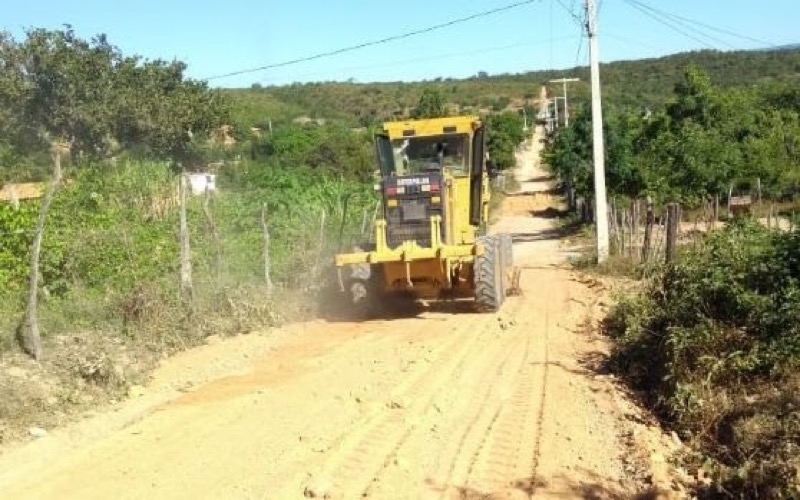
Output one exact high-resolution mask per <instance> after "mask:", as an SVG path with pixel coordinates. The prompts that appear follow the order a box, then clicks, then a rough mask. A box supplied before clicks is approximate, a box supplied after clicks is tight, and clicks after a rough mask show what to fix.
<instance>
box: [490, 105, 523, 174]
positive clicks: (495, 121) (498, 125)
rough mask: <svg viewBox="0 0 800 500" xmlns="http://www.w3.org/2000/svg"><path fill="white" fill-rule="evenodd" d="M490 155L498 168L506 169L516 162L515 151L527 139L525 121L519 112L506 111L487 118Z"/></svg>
mask: <svg viewBox="0 0 800 500" xmlns="http://www.w3.org/2000/svg"><path fill="white" fill-rule="evenodd" d="M485 121H486V129H487V131H488V136H487V139H486V146H487V149H488V150H489V157H490V158H491V159H492V161H494V163H495V165H496V166H497V168H499V169H501V170H504V169H507V168H511V167H513V166H514V164H515V158H514V151H515V150H516V147H517V145H519V144H520V143H521V142H522V141H524V140H525V131H524V123H523V119H522V117H521V116H520V115H519V113H515V112H513V111H506V112H504V113H500V114H496V115H489V116H487V117H486V119H485Z"/></svg>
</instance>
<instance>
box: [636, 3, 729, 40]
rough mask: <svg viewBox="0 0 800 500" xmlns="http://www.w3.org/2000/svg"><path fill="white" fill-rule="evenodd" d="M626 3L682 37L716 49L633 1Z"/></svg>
mask: <svg viewBox="0 0 800 500" xmlns="http://www.w3.org/2000/svg"><path fill="white" fill-rule="evenodd" d="M625 2H626V3H627V4H628V5H630V6H631V7H633V8H634V9H636V10H638V11H639V12H641V13H642V14H644V15H646V16H647V17H649V18H651V19H654V20H655V21H657V22H659V23H661V24H663V25H664V26H667V27H668V28H670V29H672V30H674V31H677V32H678V33H680V34H681V35H683V36H685V37H687V38H691V39H692V40H694V41H695V42H697V43H699V44H701V45H704V46H705V47H707V48H709V49H714V48H715V47H714V46H713V45H711V44H709V43H708V42H706V41H705V40H702V39H700V38H697V37H696V36H694V35H691V34H689V33H687V32H686V31H684V30H682V29H680V28H679V27H677V26H675V25H674V24H672V23H670V22H669V21H667V20H665V19H662V18H661V17H659V16H657V15H655V14H653V13H652V12H650V11H648V10H647V9H645V8H643V7H640V6H639V5H638V4H636V3H634V2H633V1H632V0H625Z"/></svg>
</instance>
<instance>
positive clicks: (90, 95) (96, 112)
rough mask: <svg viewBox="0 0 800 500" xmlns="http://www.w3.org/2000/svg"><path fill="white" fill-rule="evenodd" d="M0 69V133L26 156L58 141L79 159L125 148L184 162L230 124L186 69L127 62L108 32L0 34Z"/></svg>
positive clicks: (218, 98) (222, 106) (220, 102)
mask: <svg viewBox="0 0 800 500" xmlns="http://www.w3.org/2000/svg"><path fill="white" fill-rule="evenodd" d="M0 69H2V72H0V108H2V111H0V131H2V132H4V137H7V138H8V140H9V141H10V143H11V144H12V145H13V146H14V147H15V148H16V149H18V150H19V151H22V152H25V153H28V154H31V153H34V152H41V151H47V150H48V149H49V147H50V144H51V143H52V142H53V141H58V142H67V143H68V144H69V146H70V152H71V154H72V155H73V157H78V158H82V157H100V158H103V157H107V156H109V155H110V154H112V153H113V152H114V150H115V149H116V148H117V147H118V146H120V145H121V146H127V147H141V148H144V149H146V150H147V151H150V152H152V153H153V154H156V155H158V156H165V157H181V156H185V155H187V154H188V153H189V152H190V151H191V148H190V143H191V142H192V136H193V135H195V136H196V135H203V134H205V133H208V132H209V131H211V130H213V129H214V128H215V127H218V126H219V125H220V124H221V123H223V122H224V120H226V119H227V106H226V102H225V99H224V98H223V97H222V95H221V94H220V93H219V92H217V91H212V90H210V89H208V87H207V85H206V84H205V83H203V82H197V81H192V80H189V79H186V78H185V77H184V71H185V69H186V66H185V64H183V63H181V62H179V61H173V62H170V63H166V62H164V61H144V60H142V59H141V58H140V57H138V56H129V57H125V56H123V55H122V54H121V52H120V50H119V49H118V48H117V47H115V46H113V45H111V44H110V43H109V41H108V40H107V38H106V37H105V35H98V36H95V37H94V38H92V39H91V40H88V41H87V40H84V39H81V38H80V37H78V36H77V35H75V33H74V31H73V30H72V29H71V28H70V27H69V26H67V27H66V29H64V30H54V31H49V30H45V29H32V30H29V31H28V32H27V33H26V38H25V40H24V41H23V42H17V41H15V40H14V39H13V38H11V37H10V36H9V35H0Z"/></svg>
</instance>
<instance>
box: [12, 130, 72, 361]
mask: <svg viewBox="0 0 800 500" xmlns="http://www.w3.org/2000/svg"><path fill="white" fill-rule="evenodd" d="M65 149H66V150H68V146H66V145H64V144H54V145H53V151H52V153H53V178H52V179H51V180H50V184H49V185H48V186H47V191H46V192H45V194H44V198H42V204H41V206H40V207H39V219H38V221H37V222H36V230H35V232H34V234H33V243H32V244H31V262H30V271H29V272H30V278H29V280H28V300H27V302H26V304H25V317H24V319H23V321H22V324H21V325H20V329H19V331H18V332H17V333H18V334H19V336H18V340H19V341H20V344H21V347H22V349H23V350H25V351H26V352H27V353H28V354H29V355H30V356H31V357H33V359H35V360H36V361H39V360H41V359H42V336H41V332H40V331H39V316H38V308H39V255H40V254H41V252H42V235H43V234H44V224H45V222H46V221H47V213H48V212H49V211H50V205H51V204H52V202H53V196H54V195H55V193H56V189H58V185H59V183H60V182H61V153H62V152H63V150H65Z"/></svg>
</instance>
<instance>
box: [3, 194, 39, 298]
mask: <svg viewBox="0 0 800 500" xmlns="http://www.w3.org/2000/svg"><path fill="white" fill-rule="evenodd" d="M35 222H36V211H35V207H33V206H31V205H28V204H25V205H23V206H21V207H20V209H19V210H15V209H14V208H13V207H12V206H11V205H9V204H0V238H2V242H3V244H2V245H0V289H3V290H9V289H12V288H13V289H17V290H19V289H21V288H22V286H23V285H24V282H25V280H26V279H27V277H28V269H29V267H28V259H27V258H26V256H27V255H28V249H29V248H30V245H31V241H32V240H33V233H32V232H31V228H33V226H34V224H35Z"/></svg>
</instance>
